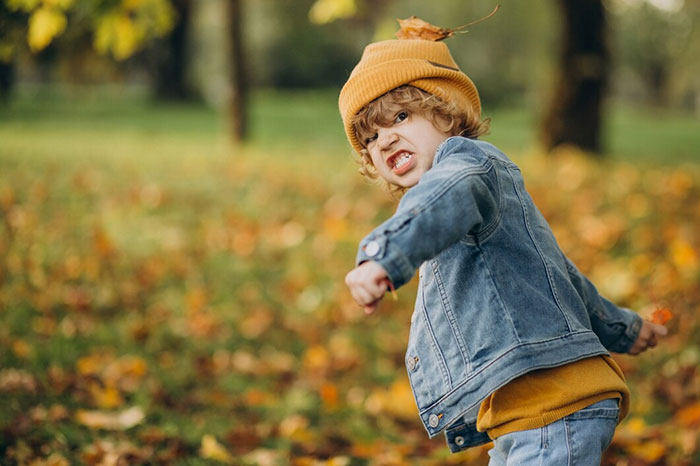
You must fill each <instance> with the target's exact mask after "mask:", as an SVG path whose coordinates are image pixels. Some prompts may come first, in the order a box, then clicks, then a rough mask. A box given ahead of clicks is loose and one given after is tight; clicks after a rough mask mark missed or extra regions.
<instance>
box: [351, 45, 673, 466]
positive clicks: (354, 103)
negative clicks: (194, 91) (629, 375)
mask: <svg viewBox="0 0 700 466" xmlns="http://www.w3.org/2000/svg"><path fill="white" fill-rule="evenodd" d="M339 106H340V112H341V115H342V118H343V122H344V125H345V131H346V134H347V136H348V139H349V140H350V143H351V144H352V146H353V147H354V149H355V150H356V151H357V152H358V153H359V154H360V158H361V162H362V169H361V172H362V173H363V174H365V175H367V176H370V177H374V178H376V177H380V178H382V179H383V180H384V181H386V182H387V183H388V184H389V185H390V186H392V187H393V188H394V189H396V190H399V191H403V192H404V195H403V197H402V198H401V201H400V202H399V205H398V208H397V210H396V213H395V214H394V215H393V216H392V217H391V218H390V219H388V220H387V221H385V222H384V223H382V224H381V225H380V226H379V227H377V228H376V229H375V230H374V231H372V232H371V233H370V234H369V235H367V236H366V237H365V238H364V239H363V240H362V242H361V243H360V248H359V252H358V255H357V267H356V268H355V269H353V270H352V271H350V272H349V273H348V274H347V277H346V284H347V285H348V287H349V289H350V292H351V294H352V296H353V298H354V299H355V300H356V301H357V303H358V304H360V305H361V306H364V307H365V310H366V312H367V313H372V312H373V311H375V310H376V309H377V307H378V305H379V302H380V300H381V299H382V297H383V295H384V294H385V293H386V291H387V290H388V288H389V287H390V286H394V287H396V288H398V287H400V286H402V285H403V284H405V283H406V282H407V281H408V280H409V279H410V278H411V277H412V275H413V274H414V272H415V270H416V269H417V268H419V277H420V283H419V289H418V296H417V298H416V304H415V310H414V313H413V316H412V318H411V331H410V336H409V341H408V348H407V352H406V360H405V362H406V368H407V371H408V376H409V379H410V382H411V387H412V389H413V394H414V396H415V400H416V403H417V405H418V410H419V413H420V417H421V420H422V422H423V424H424V426H425V428H426V430H427V431H428V434H429V435H430V437H433V436H435V435H437V434H438V433H439V432H441V431H443V430H445V431H446V432H445V434H446V437H447V443H448V445H449V447H450V450H451V451H453V452H457V451H460V450H463V449H466V448H468V447H471V446H475V445H479V444H483V443H486V442H488V441H489V439H493V440H494V447H493V449H491V450H490V451H489V454H490V456H491V463H490V464H493V465H501V464H503V465H505V464H508V465H510V464H541V465H557V466H560V465H565V464H586V465H587V464H591V465H593V464H596V465H597V464H600V460H601V455H602V452H603V451H604V450H605V448H606V447H607V446H608V444H609V443H610V441H611V438H612V435H613V432H614V429H615V426H616V424H617V422H618V421H619V419H621V418H622V417H624V416H625V415H626V413H627V410H628V407H629V391H628V388H627V385H626V384H625V379H624V376H623V375H622V373H621V371H620V369H619V367H618V366H617V365H616V364H615V362H614V361H613V360H612V359H611V357H610V355H609V353H608V351H616V352H621V353H624V352H628V353H631V354H637V353H639V352H641V351H643V350H645V349H646V348H648V347H651V346H655V345H656V342H657V338H658V337H660V336H663V335H665V334H666V329H665V327H663V326H659V325H655V324H653V323H651V322H648V321H642V319H641V318H640V317H639V316H638V315H637V314H636V313H634V312H632V311H630V310H627V309H623V308H620V307H617V306H616V305H614V304H613V303H611V302H610V301H608V300H606V299H605V298H603V297H601V296H600V295H599V294H598V292H597V291H596V289H595V287H594V286H593V284H592V283H591V282H590V281H589V280H588V279H586V277H584V276H583V275H582V274H581V273H580V272H579V271H578V270H577V268H576V267H575V266H574V264H573V263H571V261H569V260H568V259H567V258H566V257H565V256H564V254H563V253H562V252H561V250H560V249H559V246H558V245H557V243H556V241H555V239H554V236H553V235H552V232H551V230H550V228H549V226H548V224H547V222H546V221H545V219H544V218H543V217H542V215H541V214H540V212H539V211H538V210H537V208H536V207H535V205H534V204H533V202H532V199H531V198H530V196H529V194H528V193H527V191H526V190H525V187H524V184H523V179H522V176H521V174H520V170H519V169H518V167H517V166H516V165H515V164H514V163H513V162H512V161H511V160H510V159H508V157H506V156H505V155H504V154H503V153H501V152H500V151H499V150H498V149H496V148H495V147H494V146H492V145H491V144H488V143H485V142H481V141H478V140H477V138H478V137H479V136H480V135H482V134H484V132H485V131H486V129H487V124H486V123H487V122H484V121H482V120H481V104H480V101H479V96H478V93H477V90H476V88H475V86H474V84H473V83H472V81H471V80H470V79H469V78H468V77H467V75H466V74H464V73H463V72H461V71H460V70H459V68H458V67H457V65H456V63H455V62H454V60H453V59H452V56H451V55H450V52H449V50H448V48H447V46H446V45H445V44H444V43H443V42H432V41H427V40H390V41H383V42H377V43H373V44H370V45H368V46H367V47H366V48H365V51H364V53H363V55H362V58H361V60H360V62H359V63H358V65H357V66H356V67H355V69H354V70H353V71H352V73H351V75H350V78H349V79H348V81H347V83H346V84H345V86H344V87H343V89H342V91H341V93H340V99H339Z"/></svg>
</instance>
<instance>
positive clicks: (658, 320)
mask: <svg viewBox="0 0 700 466" xmlns="http://www.w3.org/2000/svg"><path fill="white" fill-rule="evenodd" d="M672 317H673V313H672V312H671V310H670V309H669V308H667V307H660V308H658V309H656V310H655V311H654V312H653V313H652V314H651V321H652V322H653V323H655V324H658V325H665V324H666V322H668V321H669V320H671V318H672Z"/></svg>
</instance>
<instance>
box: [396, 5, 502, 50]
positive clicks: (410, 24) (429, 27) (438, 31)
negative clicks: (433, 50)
mask: <svg viewBox="0 0 700 466" xmlns="http://www.w3.org/2000/svg"><path fill="white" fill-rule="evenodd" d="M500 7H501V6H500V5H496V8H494V10H493V11H492V12H491V13H489V14H488V15H487V16H484V17H483V18H481V19H478V20H476V21H472V22H471V23H467V24H463V25H462V26H458V27H456V28H452V29H447V28H441V27H438V26H435V25H433V24H430V23H428V22H427V21H423V20H422V19H420V18H418V17H417V16H411V17H409V18H406V19H397V20H396V21H398V22H399V26H400V29H399V30H398V31H397V32H396V37H397V38H398V39H402V40H416V39H418V40H429V41H433V42H438V41H441V40H443V39H446V38H448V37H450V36H453V35H454V34H455V33H457V32H459V33H464V32H468V31H467V30H465V29H464V28H466V27H469V26H472V25H474V24H478V23H480V22H482V21H485V20H487V19H489V18H490V17H491V16H493V15H494V14H496V12H497V11H498V9H499V8H500Z"/></svg>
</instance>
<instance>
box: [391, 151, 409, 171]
mask: <svg viewBox="0 0 700 466" xmlns="http://www.w3.org/2000/svg"><path fill="white" fill-rule="evenodd" d="M410 159H411V156H410V155H409V154H407V153H406V152H404V153H403V154H401V155H399V156H398V157H396V159H394V168H401V167H402V166H404V165H405V164H407V163H408V161H409V160H410Z"/></svg>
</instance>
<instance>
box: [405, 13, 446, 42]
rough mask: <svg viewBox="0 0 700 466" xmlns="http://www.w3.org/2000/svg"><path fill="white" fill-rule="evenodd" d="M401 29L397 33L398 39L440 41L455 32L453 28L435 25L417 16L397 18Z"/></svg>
mask: <svg viewBox="0 0 700 466" xmlns="http://www.w3.org/2000/svg"><path fill="white" fill-rule="evenodd" d="M396 21H398V22H399V26H401V29H399V30H398V32H397V33H396V37H397V38H398V39H403V40H407V39H422V40H430V41H434V42H437V41H440V40H443V39H445V38H447V37H450V36H451V35H453V34H454V32H453V31H452V30H451V29H445V28H441V27H437V26H434V25H432V24H430V23H428V22H426V21H423V20H422V19H420V18H418V17H417V16H411V17H410V18H406V19H397V20H396Z"/></svg>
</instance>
